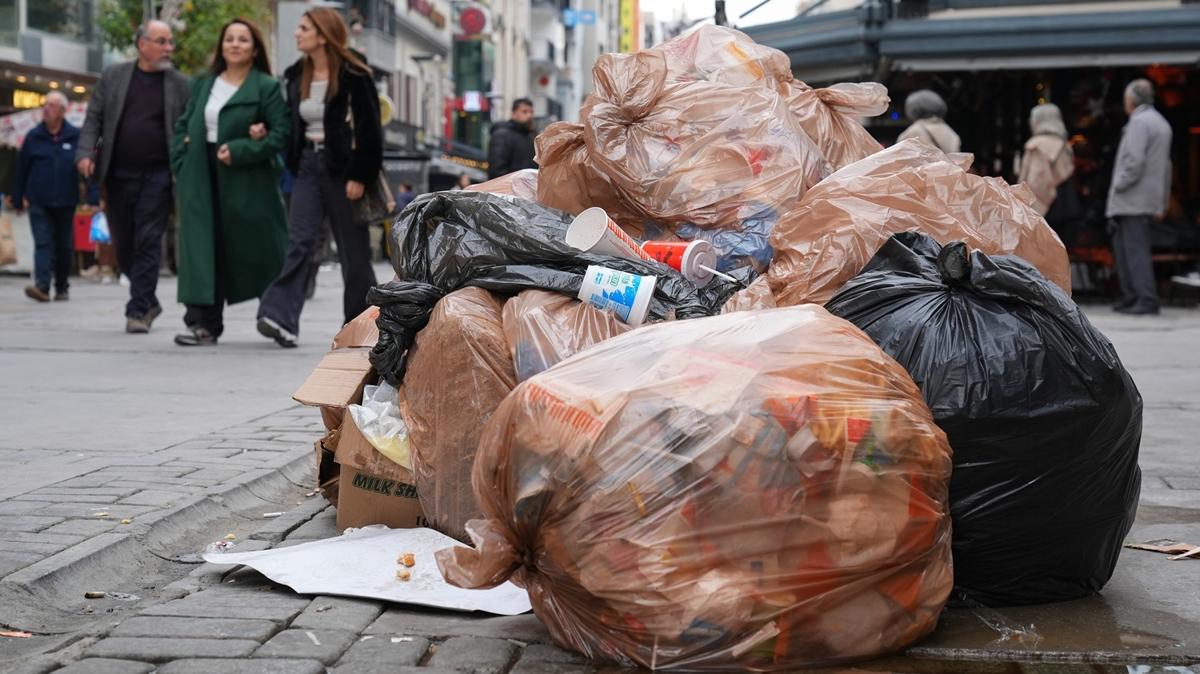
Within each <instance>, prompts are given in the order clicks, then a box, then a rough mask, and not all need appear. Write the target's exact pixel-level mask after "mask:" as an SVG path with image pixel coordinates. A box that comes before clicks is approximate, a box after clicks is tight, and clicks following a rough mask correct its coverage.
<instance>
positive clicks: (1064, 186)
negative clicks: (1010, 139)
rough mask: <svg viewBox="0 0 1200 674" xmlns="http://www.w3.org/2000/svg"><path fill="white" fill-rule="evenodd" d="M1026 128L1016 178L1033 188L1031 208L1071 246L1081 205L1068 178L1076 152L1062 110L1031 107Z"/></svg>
mask: <svg viewBox="0 0 1200 674" xmlns="http://www.w3.org/2000/svg"><path fill="white" fill-rule="evenodd" d="M1029 128H1030V131H1031V132H1032V136H1031V137H1030V138H1029V140H1028V141H1027V142H1026V143H1025V152H1024V154H1023V155H1022V156H1021V171H1020V173H1019V174H1018V180H1019V181H1020V182H1022V183H1024V184H1026V185H1028V186H1029V188H1030V190H1032V191H1033V195H1034V197H1036V199H1037V201H1036V202H1035V203H1034V208H1036V209H1037V211H1038V213H1041V214H1042V215H1043V216H1045V217H1046V222H1047V223H1049V224H1050V227H1051V228H1052V229H1053V230H1054V231H1055V232H1056V233H1057V234H1058V238H1059V239H1061V240H1062V242H1063V243H1064V244H1066V245H1067V246H1070V245H1071V241H1072V240H1073V238H1074V232H1075V226H1076V224H1077V222H1078V220H1079V219H1080V218H1081V217H1082V215H1083V207H1082V205H1081V204H1080V203H1079V195H1078V194H1077V193H1076V192H1075V186H1074V184H1073V183H1072V182H1071V180H1070V178H1071V176H1072V175H1074V173H1075V154H1074V153H1073V152H1072V151H1071V144H1070V143H1068V142H1067V126H1066V124H1064V123H1063V118H1062V112H1061V111H1060V110H1059V109H1058V106H1057V105H1055V104H1053V103H1043V104H1042V105H1038V106H1034V108H1033V110H1031V111H1030V113H1029Z"/></svg>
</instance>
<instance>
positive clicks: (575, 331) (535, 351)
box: [417, 290, 633, 381]
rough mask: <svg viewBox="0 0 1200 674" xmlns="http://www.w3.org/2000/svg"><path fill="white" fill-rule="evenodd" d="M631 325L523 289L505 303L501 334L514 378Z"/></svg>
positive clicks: (604, 313)
mask: <svg viewBox="0 0 1200 674" xmlns="http://www.w3.org/2000/svg"><path fill="white" fill-rule="evenodd" d="M632 329H633V328H632V327H631V326H629V325H627V324H625V323H623V322H621V321H620V319H618V318H617V317H616V316H615V315H613V314H612V313H611V312H608V311H601V310H600V309H597V308H596V307H594V306H592V305H590V304H585V303H584V302H580V301H579V300H577V299H574V298H571V297H567V296H566V295H561V294H559V293H551V292H545V291H542V290H526V291H524V292H522V293H521V294H520V295H517V296H516V297H514V298H512V299H511V300H509V301H508V302H507V303H506V304H505V305H504V336H505V338H506V339H507V341H508V347H509V349H510V350H511V352H512V358H513V366H514V367H515V368H516V373H517V381H525V380H526V379H529V378H530V377H532V376H533V375H535V374H538V373H540V372H543V371H545V370H547V369H549V368H550V367H551V366H552V365H554V364H555V363H558V362H559V361H560V360H564V359H566V358H569V357H571V356H573V355H575V354H576V353H579V352H580V351H583V350H584V349H586V348H588V347H590V346H592V345H594V344H598V343H600V342H603V341H604V340H606V339H608V338H610V337H615V336H616V335H620V334H624V333H626V332H629V331H630V330H632ZM417 340H418V341H420V337H419V336H418V337H417Z"/></svg>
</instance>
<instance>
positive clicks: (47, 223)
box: [10, 91, 79, 302]
mask: <svg viewBox="0 0 1200 674" xmlns="http://www.w3.org/2000/svg"><path fill="white" fill-rule="evenodd" d="M66 115H67V97H66V96H64V95H63V94H62V93H60V92H57V91H52V92H50V93H49V94H47V95H46V102H45V103H44V104H43V105H42V123H41V124H38V125H37V126H35V127H33V129H32V130H30V132H29V133H28V134H27V135H26V136H25V142H24V144H23V145H21V155H20V158H19V159H18V161H17V168H16V173H15V175H14V176H13V188H12V195H11V196H10V199H11V200H12V201H11V202H10V205H11V206H12V207H13V208H14V209H15V210H16V211H17V212H18V213H20V212H21V211H23V210H25V209H28V210H29V223H30V226H31V227H32V228H33V241H34V250H35V252H34V258H33V279H34V285H31V286H29V287H27V288H25V294H26V295H27V296H28V297H29V298H30V299H34V300H37V301H38V302H49V301H50V271H51V269H53V270H54V299H55V300H56V301H65V300H66V299H67V288H68V287H69V285H70V284H69V282H68V277H69V276H70V274H71V266H72V256H73V253H74V249H75V247H74V240H73V238H74V231H73V220H74V218H75V205H76V204H78V203H79V174H78V173H77V172H76V170H75V149H76V147H77V146H78V145H79V129H78V128H76V127H74V126H71V125H70V124H69V123H67V120H66Z"/></svg>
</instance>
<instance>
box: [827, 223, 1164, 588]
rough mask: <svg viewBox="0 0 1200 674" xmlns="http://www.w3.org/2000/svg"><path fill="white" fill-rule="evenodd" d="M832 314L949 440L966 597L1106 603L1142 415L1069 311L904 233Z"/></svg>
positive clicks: (1132, 390) (1129, 519)
mask: <svg viewBox="0 0 1200 674" xmlns="http://www.w3.org/2000/svg"><path fill="white" fill-rule="evenodd" d="M827 306H828V308H829V310H830V311H832V312H833V313H835V314H837V315H840V316H843V317H845V318H847V319H849V320H850V321H851V322H853V323H855V324H856V325H858V326H859V327H861V328H862V329H863V330H865V331H866V332H867V334H869V335H870V336H871V337H872V338H874V339H875V340H876V341H877V342H878V343H879V345H880V346H881V347H882V348H883V350H884V351H886V352H888V353H889V354H891V355H892V356H894V357H895V358H896V359H897V360H898V361H899V362H900V364H901V365H903V366H904V367H905V368H907V369H908V371H909V373H910V374H911V375H912V377H913V379H914V380H916V382H917V385H918V386H920V387H921V390H922V392H923V393H924V396H925V400H926V402H928V404H929V406H930V408H931V409H932V411H933V415H934V418H935V419H936V420H937V422H938V424H939V425H940V426H941V427H942V428H943V429H944V430H945V431H946V434H947V435H948V436H949V439H950V445H951V447H953V448H954V474H953V478H952V479H951V481H950V507H951V514H952V515H953V518H954V572H955V585H956V587H957V588H958V590H959V591H960V593H961V595H962V596H964V597H965V598H966V599H968V600H973V601H975V602H980V603H984V604H990V605H1004V604H1031V603H1041V602H1047V601H1057V600H1063V599H1073V598H1077V597H1082V596H1086V595H1089V594H1091V593H1093V592H1096V591H1098V590H1099V589H1100V588H1101V587H1103V586H1104V584H1105V583H1106V582H1107V581H1108V579H1109V578H1110V577H1111V576H1112V573H1113V568H1114V566H1115V565H1116V562H1117V556H1118V555H1119V553H1120V550H1121V544H1122V542H1123V540H1124V537H1125V535H1126V534H1127V533H1128V532H1129V528H1130V526H1131V525H1132V524H1133V519H1134V515H1135V513H1136V510H1137V504H1138V494H1139V492H1140V484H1141V474H1140V471H1139V469H1138V464H1137V459H1138V447H1139V444H1140V442H1141V432H1142V399H1141V396H1140V395H1139V394H1138V391H1137V388H1136V387H1135V386H1134V383H1133V380H1132V379H1130V377H1129V374H1128V373H1127V372H1126V371H1125V369H1124V367H1122V365H1121V361H1120V359H1119V358H1117V354H1116V352H1115V351H1114V350H1113V347H1112V344H1111V343H1109V341H1108V340H1107V339H1105V337H1104V336H1103V335H1102V334H1100V332H1099V331H1098V330H1096V329H1095V328H1094V327H1092V325H1091V324H1090V323H1089V322H1088V320H1087V318H1085V317H1084V315H1083V312H1081V311H1080V310H1079V308H1078V307H1077V306H1075V304H1074V303H1073V302H1072V301H1071V299H1070V298H1069V297H1067V295H1066V294H1065V293H1063V292H1062V290H1061V289H1060V288H1058V287H1057V286H1055V285H1054V284H1052V283H1050V282H1049V281H1047V280H1046V279H1045V277H1043V276H1042V275H1041V274H1040V273H1038V271H1037V270H1036V269H1034V268H1033V267H1032V266H1030V265H1029V264H1028V263H1027V262H1025V261H1024V260H1021V259H1020V258H1016V257H1011V256H995V257H989V256H987V255H984V254H982V253H979V252H974V253H971V254H970V255H968V254H967V249H966V246H964V245H963V244H961V243H953V244H950V245H947V246H946V247H945V248H943V247H942V246H941V245H939V244H938V243H937V242H936V241H934V240H933V239H931V238H929V237H928V236H924V235H921V234H917V233H905V234H898V235H896V236H894V237H892V239H890V240H889V241H888V242H887V244H885V245H884V247H883V248H882V249H881V250H880V251H879V253H878V254H877V255H876V256H875V258H874V259H873V260H872V261H871V263H870V264H868V265H867V268H866V269H864V270H863V272H862V274H860V275H859V276H857V277H855V278H854V279H853V280H851V281H850V282H849V283H848V284H846V286H845V287H844V288H843V289H842V290H841V291H840V292H839V293H838V294H837V295H836V296H834V298H833V299H832V300H830V302H829V303H828V305H827Z"/></svg>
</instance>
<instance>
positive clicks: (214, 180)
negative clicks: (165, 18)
mask: <svg viewBox="0 0 1200 674" xmlns="http://www.w3.org/2000/svg"><path fill="white" fill-rule="evenodd" d="M258 124H261V125H263V126H264V127H265V130H266V134H265V135H264V136H260V137H257V138H256V137H255V136H256V135H257V134H254V135H252V134H251V128H252V127H253V126H255V125H258ZM290 127H291V120H290V119H289V114H288V109H287V103H286V102H284V100H283V90H282V87H281V86H280V85H279V82H278V81H277V80H275V78H273V77H271V64H270V61H269V59H268V56H267V49H266V43H265V42H264V41H263V37H262V33H261V32H259V29H258V27H257V26H255V25H254V24H252V23H250V22H249V21H246V20H245V19H234V20H233V21H230V22H229V23H227V24H225V26H224V27H222V28H221V32H220V37H219V39H218V41H217V47H216V53H215V54H214V56H213V63H212V67H211V68H210V69H209V74H208V75H206V76H204V77H200V78H197V79H196V80H194V81H193V82H192V90H191V97H190V98H189V100H188V106H187V109H186V110H185V111H184V113H183V115H182V116H181V117H180V118H179V121H178V123H177V124H176V127H175V139H174V142H173V143H172V146H171V168H172V172H173V173H174V174H175V181H176V185H177V189H178V190H179V204H180V222H179V239H180V241H179V252H180V255H179V301H180V302H182V303H183V304H184V305H186V306H187V312H186V313H185V314H184V317H183V322H184V325H185V326H187V330H186V331H185V332H183V333H181V334H179V335H176V336H175V343H176V344H179V345H180V346H208V345H214V344H216V343H217V339H218V338H220V336H221V333H222V332H223V331H224V329H225V324H224V309H225V303H226V302H228V303H229V304H236V303H237V302H242V301H245V300H249V299H253V298H256V297H258V296H259V295H261V294H262V292H263V291H264V290H265V289H266V288H267V286H269V285H270V284H271V281H273V280H274V279H275V277H276V276H277V275H278V274H279V270H280V269H281V268H282V266H283V256H284V252H285V250H286V249H287V239H288V235H287V216H286V215H285V212H284V205H283V194H282V192H281V190H280V173H281V167H280V166H279V164H278V154H279V153H280V152H281V151H282V150H283V148H284V146H285V145H286V144H287V139H288V135H289V129H290Z"/></svg>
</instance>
